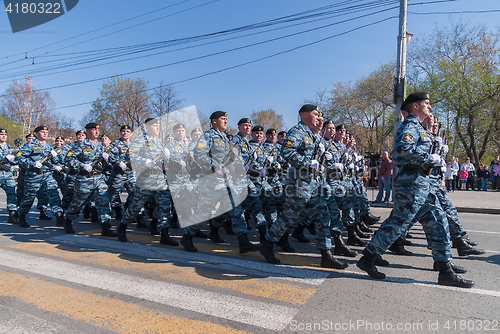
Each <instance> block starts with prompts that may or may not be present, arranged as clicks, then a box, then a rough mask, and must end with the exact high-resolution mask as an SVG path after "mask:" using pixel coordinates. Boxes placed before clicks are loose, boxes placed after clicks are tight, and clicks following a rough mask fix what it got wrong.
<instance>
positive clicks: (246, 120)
mask: <svg viewBox="0 0 500 334" xmlns="http://www.w3.org/2000/svg"><path fill="white" fill-rule="evenodd" d="M243 123H250V124H252V121H251V120H250V118H247V117H245V118H242V119H240V120H239V121H238V125H240V124H243Z"/></svg>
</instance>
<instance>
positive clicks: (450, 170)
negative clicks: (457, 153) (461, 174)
mask: <svg viewBox="0 0 500 334" xmlns="http://www.w3.org/2000/svg"><path fill="white" fill-rule="evenodd" d="M452 173H453V168H452V166H451V162H448V164H447V165H446V172H444V182H445V184H446V191H447V192H450V191H451V189H452V183H453V176H452Z"/></svg>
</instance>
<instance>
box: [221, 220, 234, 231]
mask: <svg viewBox="0 0 500 334" xmlns="http://www.w3.org/2000/svg"><path fill="white" fill-rule="evenodd" d="M222 228H223V229H224V231H226V233H227V234H229V235H234V231H233V223H232V222H230V221H227V220H226V221H224V224H222Z"/></svg>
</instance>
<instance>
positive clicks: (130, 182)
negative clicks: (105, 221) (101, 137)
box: [108, 125, 135, 221]
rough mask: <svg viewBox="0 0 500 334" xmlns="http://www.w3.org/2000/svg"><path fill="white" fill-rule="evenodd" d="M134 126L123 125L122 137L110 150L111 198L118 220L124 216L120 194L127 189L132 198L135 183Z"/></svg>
mask: <svg viewBox="0 0 500 334" xmlns="http://www.w3.org/2000/svg"><path fill="white" fill-rule="evenodd" d="M131 135H132V128H131V127H130V126H128V125H123V126H122V127H121V128H120V139H117V140H116V141H115V142H113V144H112V147H113V148H112V149H111V150H110V156H109V163H110V164H111V165H112V166H113V169H112V171H111V175H110V177H109V182H108V184H109V199H110V202H111V209H113V210H114V211H115V218H116V220H119V221H121V220H122V217H123V203H122V200H121V198H120V194H121V192H122V191H123V189H125V190H126V191H127V193H128V198H127V202H129V203H130V201H129V199H130V198H132V193H133V189H134V185H135V177H134V172H133V171H132V165H131V163H130V136H131Z"/></svg>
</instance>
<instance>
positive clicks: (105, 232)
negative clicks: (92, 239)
mask: <svg viewBox="0 0 500 334" xmlns="http://www.w3.org/2000/svg"><path fill="white" fill-rule="evenodd" d="M101 236H103V237H111V238H114V237H116V236H117V234H116V232H115V231H112V230H111V228H110V225H109V221H108V220H106V221H104V222H102V223H101Z"/></svg>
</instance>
